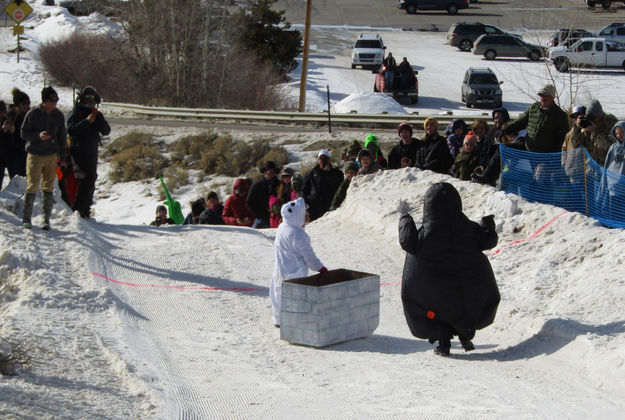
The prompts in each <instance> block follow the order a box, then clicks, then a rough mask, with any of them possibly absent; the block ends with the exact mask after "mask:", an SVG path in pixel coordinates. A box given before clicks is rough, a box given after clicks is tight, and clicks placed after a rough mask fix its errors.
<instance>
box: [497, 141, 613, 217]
mask: <svg viewBox="0 0 625 420" xmlns="http://www.w3.org/2000/svg"><path fill="white" fill-rule="evenodd" d="M499 151H500V153H501V169H502V171H501V179H500V182H501V189H502V190H503V191H506V192H509V193H514V194H517V195H520V196H521V197H523V198H525V199H526V200H528V201H533V202H537V203H543V204H552V205H555V206H558V207H562V208H564V209H566V210H569V211H575V212H579V213H582V214H585V215H587V216H589V217H592V218H594V219H597V220H598V221H600V222H601V223H602V224H603V225H605V226H609V227H618V228H625V177H624V176H622V175H620V174H618V173H614V172H611V171H607V170H605V169H604V168H603V167H602V166H601V165H599V164H598V163H597V162H595V161H594V160H593V159H592V158H591V157H590V155H589V154H588V151H587V150H586V149H585V148H579V149H575V150H573V151H570V152H563V153H532V152H528V151H525V150H517V149H513V148H510V147H506V146H503V145H500V146H499Z"/></svg>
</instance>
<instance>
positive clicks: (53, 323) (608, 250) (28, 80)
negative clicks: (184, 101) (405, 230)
mask: <svg viewBox="0 0 625 420" xmlns="http://www.w3.org/2000/svg"><path fill="white" fill-rule="evenodd" d="M39 3H40V2H37V3H35V4H34V8H35V13H34V16H33V17H32V18H31V20H29V21H27V24H28V25H30V26H31V27H32V29H30V35H29V40H28V41H27V42H25V45H26V46H27V48H28V49H29V50H28V52H26V53H24V55H23V56H22V57H21V58H20V64H19V66H17V65H16V63H15V56H14V55H10V54H7V53H6V50H7V48H5V46H6V45H7V44H8V43H10V42H13V41H14V38H11V36H10V34H9V29H7V28H0V34H1V35H0V42H2V45H3V48H2V49H1V51H2V52H0V72H1V73H2V74H3V76H2V78H1V79H0V91H1V92H3V95H5V97H7V96H6V95H8V93H7V92H9V91H10V89H11V88H12V87H13V86H14V85H18V86H20V87H23V88H25V89H26V91H27V92H28V93H29V94H30V96H31V99H33V103H36V101H35V100H34V98H37V97H38V92H39V91H40V89H41V86H43V84H44V80H45V75H44V74H43V73H42V71H41V69H39V68H38V66H37V65H36V60H35V59H34V58H33V56H32V53H31V49H32V48H35V46H36V45H37V44H38V43H40V42H41V41H42V40H44V39H47V38H53V37H57V36H62V35H63V34H66V33H67V32H68V31H69V30H71V29H73V28H76V27H80V25H84V26H86V27H92V26H93V24H94V20H95V18H93V17H92V18H91V19H84V18H81V19H79V20H77V19H75V18H73V17H71V16H69V15H67V14H66V13H65V12H64V11H63V10H61V9H58V8H50V7H44V6H42V5H41V4H39ZM100 27H107V26H106V25H100ZM327 31H331V29H329V28H323V29H319V32H327ZM326 35H327V34H326ZM327 36H329V35H327ZM356 36H357V32H354V33H350V31H349V30H348V29H346V28H337V29H335V32H334V35H333V38H334V39H337V40H339V42H340V43H344V44H345V45H348V44H349V40H350V39H352V38H353V39H355V37H356ZM383 36H384V39H385V42H386V43H387V44H388V45H389V46H390V48H391V50H392V51H393V52H394V55H396V56H400V55H401V54H406V55H410V57H409V60H410V61H411V62H413V63H415V64H417V65H419V66H422V67H423V68H422V69H420V70H419V77H420V82H421V86H422V100H420V103H419V104H418V105H416V106H410V107H406V108H404V111H405V112H414V111H416V110H418V111H419V112H420V113H424V114H434V115H435V114H436V113H438V112H447V111H448V110H451V112H454V113H456V112H457V113H461V112H462V113H466V112H474V113H480V112H481V111H475V110H470V111H469V110H467V109H466V108H463V106H462V105H461V104H460V103H459V98H458V97H457V96H459V92H460V86H459V83H456V78H457V77H458V75H460V78H461V76H462V73H463V71H464V68H465V67H466V66H471V65H473V66H483V65H486V64H488V65H489V66H491V68H493V69H495V68H496V69H497V70H496V71H497V72H499V73H500V74H501V78H503V79H504V81H505V83H504V85H503V88H504V105H505V106H507V107H509V109H511V110H513V112H515V111H516V112H520V111H521V110H522V109H524V107H525V106H527V104H529V103H530V102H531V99H530V98H527V99H523V98H524V96H523V94H521V93H519V92H516V90H515V88H514V86H516V85H521V84H522V83H523V82H522V80H524V77H525V74H530V73H532V71H534V70H536V72H539V71H541V70H540V69H543V68H544V64H542V65H541V64H540V63H530V62H521V61H516V60H511V61H502V62H499V61H497V62H495V63H484V61H483V60H481V58H479V57H476V56H473V55H471V54H465V53H461V52H459V51H456V50H454V49H452V48H451V47H449V46H443V45H442V42H443V35H442V34H421V33H419V34H414V33H405V34H404V33H401V32H399V31H390V30H389V31H384V32H383ZM415 36H419V37H420V42H419V50H418V51H417V50H405V52H403V51H402V52H399V51H401V46H402V45H408V42H406V38H402V37H415ZM525 36H526V35H524V37H525ZM319 39H326V38H324V37H322V36H321V35H320V36H319ZM315 48H316V53H315V54H313V56H312V61H313V63H312V66H310V68H311V70H312V72H311V74H309V83H310V87H309V89H308V94H307V99H308V101H307V104H308V106H309V107H310V109H311V110H314V109H316V108H315V107H316V106H319V107H320V106H323V105H321V104H322V103H323V102H324V101H323V100H322V99H321V98H322V93H324V92H325V86H326V85H328V84H329V85H330V86H331V87H332V90H333V91H334V90H336V93H335V96H334V100H333V106H335V107H336V108H337V109H339V108H340V107H341V106H343V105H346V106H347V107H348V108H354V107H359V108H358V112H367V113H368V112H372V111H377V112H382V111H385V110H387V109H388V110H393V111H394V112H401V110H400V108H399V107H397V106H396V104H394V103H392V102H389V101H388V98H379V96H378V95H372V94H371V92H370V89H371V87H372V84H373V83H372V80H373V75H372V74H371V73H370V72H367V71H363V70H351V68H349V58H348V57H349V55H348V54H349V49H348V48H347V47H340V48H339V47H337V48H336V49H333V48H330V47H327V46H325V44H324V43H321V42H319V43H317V44H315ZM395 51H398V53H395ZM441 51H445V58H443V57H442V56H441ZM428 54H438V55H436V58H437V60H433V59H431V58H428V57H432V56H429V55H428ZM447 59H448V60H449V62H447V61H446V60H447ZM439 66H440V67H439ZM520 66H523V69H524V70H525V69H527V71H526V72H525V71H524V72H520V71H514V69H518V68H520ZM440 68H445V69H446V71H445V72H442V71H440ZM447 70H448V71H447ZM297 77H298V76H297V73H296V74H294V78H295V80H294V81H293V82H292V84H293V85H292V87H291V88H292V89H293V90H294V91H296V90H297V82H296V79H297ZM7 79H10V81H7ZM592 79H593V80H591V81H590V82H589V83H588V85H589V86H590V85H592V86H594V87H593V90H592V92H596V93H597V95H598V97H599V99H600V100H601V102H602V103H603V104H604V107H605V108H606V109H608V110H610V111H613V112H615V113H617V115H619V114H618V111H619V109H620V108H619V104H620V103H621V102H620V101H621V98H620V97H618V95H617V93H615V92H613V91H614V89H613V88H612V89H610V88H609V86H614V84H616V83H617V81H618V80H619V79H620V76H618V75H615V74H607V75H601V76H600V77H599V76H593V77H592ZM595 79H596V80H595ZM452 82H453V83H452ZM539 85H540V83H538V84H536V85H532V87H533V88H534V90H535V86H539ZM604 86H606V88H604ZM515 92H516V93H515ZM59 93H60V96H61V101H62V102H61V106H62V107H69V106H71V91H69V90H67V89H63V88H60V89H59ZM359 93H360V94H362V95H358V94H359ZM376 96H378V97H377V98H376ZM7 98H8V97H7ZM68 98H69V99H68ZM443 98H445V99H443ZM8 99H10V98H8ZM315 104H319V105H315ZM422 106H423V107H422ZM102 112H103V113H104V114H105V115H110V114H107V112H108V110H107V109H106V107H105V106H104V107H103V108H102ZM486 112H488V111H486ZM476 115H477V114H476ZM112 129H113V132H112V135H111V136H110V138H107V139H105V144H106V143H107V142H109V141H112V140H113V139H115V138H116V137H117V136H120V135H122V134H124V133H126V132H128V131H129V130H131V129H137V128H136V127H130V126H127V125H124V124H114V125H113V127H112ZM138 129H139V130H141V131H151V132H153V133H154V134H155V136H157V137H158V138H160V139H163V140H164V141H174V140H175V139H176V138H178V137H179V136H182V135H184V134H189V133H192V132H194V130H195V129H191V128H190V129H172V128H167V127H158V126H149V125H147V124H146V125H145V126H139V128H138ZM231 134H232V135H233V136H235V137H236V138H242V139H249V141H253V139H254V138H257V136H262V135H264V134H266V133H265V128H263V127H257V128H253V127H252V128H250V127H247V128H244V127H242V128H241V129H239V130H232V132H231ZM378 134H379V135H380V136H382V137H384V138H385V139H387V140H388V141H391V140H397V138H396V133H395V132H394V130H384V131H380V132H379V133H378ZM365 135H366V132H365V131H364V130H363V132H362V133H358V132H353V131H350V132H349V133H348V132H344V131H342V130H340V129H339V130H333V133H332V134H328V133H326V132H325V130H323V129H321V130H320V131H319V132H312V133H311V132H306V133H289V134H274V138H275V140H274V144H276V145H283V146H284V147H287V149H288V150H289V152H290V156H291V158H292V159H293V161H292V163H291V164H292V165H293V166H294V167H298V165H300V164H302V163H305V162H306V160H307V159H310V158H311V155H314V152H313V151H309V150H307V149H309V147H308V146H310V145H312V144H316V142H327V143H330V144H331V143H332V142H333V141H339V140H345V139H346V138H347V139H351V137H353V136H357V137H360V138H364V136H365ZM347 136H350V137H347ZM108 171H109V167H108V164H107V163H105V162H103V161H102V162H100V166H99V179H98V184H97V190H96V196H95V201H96V203H95V205H94V210H95V211H94V215H95V217H94V219H92V220H90V221H85V220H82V219H80V218H79V217H78V216H77V215H76V214H72V213H71V212H70V210H69V209H68V208H67V206H65V204H64V203H63V202H62V200H61V199H60V196H59V193H58V191H56V192H55V194H56V204H55V207H54V210H53V214H52V231H50V232H44V231H42V230H41V229H40V228H38V226H39V225H40V224H41V220H42V218H41V197H40V196H38V197H37V201H36V203H35V213H34V218H33V222H34V227H33V230H32V231H25V230H23V229H22V228H21V227H20V221H21V211H22V198H21V196H22V194H23V192H24V189H25V179H23V178H21V177H16V178H14V179H13V180H12V181H11V183H10V184H9V185H8V186H7V185H6V181H5V186H4V189H3V190H2V191H0V220H1V221H0V336H1V337H4V338H5V339H8V340H10V341H12V342H18V343H21V346H23V347H24V348H27V349H28V350H29V354H30V355H31V357H32V365H31V367H30V368H29V369H25V370H18V372H16V373H18V375H17V376H0V414H2V415H4V416H5V417H8V418H11V417H13V418H29V419H30V418H33V419H34V418H222V417H239V418H240V417H243V418H294V417H296V416H297V417H299V418H345V417H349V418H372V417H391V418H437V419H438V418H445V419H460V418H462V419H467V418H468V419H484V418H497V419H552V418H571V419H582V418H584V419H585V418H600V417H604V418H617V417H619V416H620V415H621V413H622V412H623V409H624V406H625V400H623V397H622V396H623V395H624V393H625V382H624V381H623V380H622V378H623V377H624V375H625V364H624V362H625V350H624V349H625V314H624V313H623V310H622V308H623V307H625V306H624V303H625V280H624V279H625V269H624V268H622V267H624V266H625V265H624V264H623V262H624V261H623V252H622V250H621V247H622V244H623V242H624V239H625V237H624V235H623V232H622V230H620V229H607V228H604V227H602V226H600V225H599V224H598V223H597V222H596V221H594V220H592V219H589V218H586V217H584V216H583V215H580V214H576V213H569V212H566V211H564V210H563V209H560V208H557V207H553V206H547V205H541V204H536V203H528V202H526V201H524V200H523V199H521V198H520V197H517V196H515V195H513V194H506V193H503V192H501V191H496V190H495V189H494V188H492V187H488V186H482V185H477V184H473V183H468V182H462V181H458V180H455V179H451V178H449V177H447V176H444V175H439V174H433V173H431V172H428V171H419V170H417V169H403V170H397V171H387V172H380V173H378V174H374V175H366V176H360V177H357V178H355V179H354V181H353V182H352V185H351V186H350V189H349V192H348V195H347V198H346V201H345V202H344V204H343V205H342V206H341V207H340V208H339V209H337V210H336V211H334V212H331V213H329V214H327V215H326V216H324V217H322V218H321V219H319V220H317V221H315V222H313V223H311V224H309V225H307V227H306V231H307V232H308V234H309V235H310V237H311V240H312V245H313V248H314V249H315V251H316V253H317V255H318V257H319V258H320V259H321V261H322V262H323V263H324V265H325V266H326V267H328V268H329V269H336V268H347V269H352V270H357V271H362V272H368V273H375V274H376V275H378V276H379V277H380V323H379V326H378V328H377V329H376V330H375V332H374V333H373V335H371V336H369V337H366V338H362V339H358V340H352V341H348V342H345V343H340V344H336V345H332V346H329V347H326V348H323V349H318V348H313V347H306V346H299V345H293V344H289V343H288V342H286V341H284V340H281V339H280V330H279V329H277V328H275V327H274V326H273V325H272V322H271V304H270V300H269V296H268V293H269V282H270V278H271V273H272V270H273V263H274V261H273V252H274V251H273V240H274V237H275V230H271V229H268V230H252V229H248V228H238V227H230V226H220V227H211V226H170V227H163V228H156V227H150V226H148V225H147V224H148V222H149V221H150V220H151V219H152V218H153V217H154V208H155V206H156V204H157V203H158V190H159V186H158V183H157V182H156V181H151V180H148V181H145V182H130V183H123V184H113V183H112V182H111V181H110V180H109V179H108ZM232 181H233V179H232V178H224V177H205V178H203V179H202V180H201V181H198V177H197V176H190V178H189V185H187V186H186V187H183V188H180V189H179V190H176V191H174V196H175V197H176V198H177V199H178V200H179V201H180V202H181V203H182V204H183V209H184V210H185V211H187V210H188V207H187V206H186V203H188V201H190V200H191V199H193V198H195V197H197V196H198V195H199V194H200V193H202V192H203V191H208V190H209V189H216V190H218V191H219V193H220V195H221V197H222V198H225V195H226V193H227V192H228V190H229V187H230V185H231V183H232ZM440 181H447V182H451V183H452V184H453V185H454V186H455V187H456V188H457V189H458V191H459V192H460V195H461V197H462V199H463V209H464V212H465V214H466V215H467V216H468V217H469V218H471V219H473V220H479V218H480V217H481V216H483V215H487V214H494V215H495V221H496V226H497V233H498V235H499V243H498V244H497V246H496V247H495V248H493V249H492V250H488V251H486V255H487V256H488V257H489V261H490V263H491V265H492V267H493V271H494V273H495V276H496V278H497V282H498V285H499V289H500V292H501V295H502V300H501V304H500V306H499V310H498V314H497V317H496V320H495V322H494V323H493V325H491V326H489V327H488V328H486V329H484V330H481V331H478V332H477V334H476V338H475V339H474V343H475V345H476V350H475V351H473V352H470V353H465V352H464V351H463V350H462V348H461V347H460V345H459V343H458V342H457V341H454V342H452V350H451V352H452V356H451V357H449V358H442V357H440V356H436V355H435V354H434V353H433V351H432V350H433V348H434V347H433V346H431V345H430V344H429V343H427V342H426V341H424V340H419V339H416V338H414V337H412V336H411V334H410V332H409V330H408V328H407V325H406V322H405V319H404V315H403V310H402V306H401V299H400V281H401V275H402V269H403V261H404V257H405V254H404V252H403V251H402V250H401V248H400V247H399V243H398V238H397V226H398V220H399V216H400V211H399V209H400V207H401V206H400V200H405V201H406V202H407V203H408V206H409V210H410V213H411V214H412V216H413V217H414V218H415V221H417V223H418V222H419V221H420V220H421V216H422V206H423V195H424V193H425V191H426V190H427V188H429V186H430V185H432V183H435V182H440ZM450 261H453V258H451V259H450ZM2 346H6V345H5V344H2V345H0V349H2V348H6V347H2ZM0 351H1V350H0Z"/></svg>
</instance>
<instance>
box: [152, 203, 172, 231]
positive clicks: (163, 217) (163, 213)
mask: <svg viewBox="0 0 625 420" xmlns="http://www.w3.org/2000/svg"><path fill="white" fill-rule="evenodd" d="M175 224H176V222H174V221H173V220H171V219H170V218H169V217H167V207H165V206H163V205H162V204H161V205H160V206H158V207H157V208H156V219H154V221H153V222H152V223H150V226H162V225H175Z"/></svg>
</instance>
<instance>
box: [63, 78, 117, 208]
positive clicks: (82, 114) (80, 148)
mask: <svg viewBox="0 0 625 420" xmlns="http://www.w3.org/2000/svg"><path fill="white" fill-rule="evenodd" d="M101 101H102V98H101V97H100V94H99V93H98V91H97V90H95V88H93V87H91V86H85V87H84V88H83V89H82V91H81V92H80V93H79V94H78V99H77V100H76V105H75V106H74V109H72V111H71V112H70V113H69V116H68V117H67V133H68V134H69V137H70V153H71V157H72V167H73V169H74V175H75V176H76V179H77V180H78V191H77V192H76V196H75V197H68V198H69V200H70V202H71V203H72V210H73V211H77V212H78V214H80V217H82V218H83V219H88V218H89V217H90V215H91V204H92V203H93V193H94V192H95V182H96V179H97V178H98V150H99V147H100V145H101V144H102V137H101V136H107V135H109V134H110V132H111V127H110V126H109V123H108V122H107V121H106V118H104V115H103V114H102V112H100V111H98V104H99V103H100V102H101ZM68 194H69V193H68Z"/></svg>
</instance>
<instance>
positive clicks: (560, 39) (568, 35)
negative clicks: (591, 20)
mask: <svg viewBox="0 0 625 420" xmlns="http://www.w3.org/2000/svg"><path fill="white" fill-rule="evenodd" d="M594 36H595V34H593V33H592V32H589V31H587V30H585V29H568V28H565V29H558V30H557V31H555V32H554V33H553V34H552V35H551V39H550V40H549V46H551V47H557V46H558V45H560V44H563V43H564V44H568V45H565V47H567V46H569V45H571V44H573V43H574V42H575V41H577V40H578V39H582V38H594Z"/></svg>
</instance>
